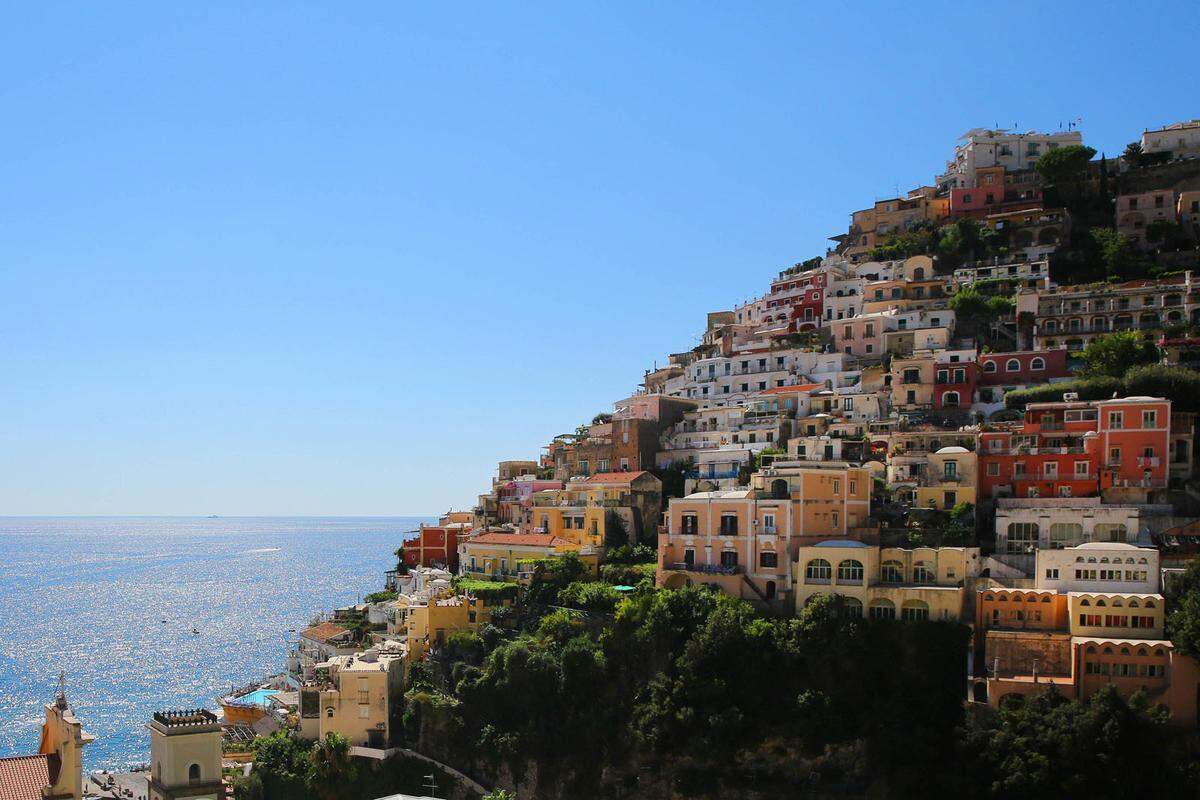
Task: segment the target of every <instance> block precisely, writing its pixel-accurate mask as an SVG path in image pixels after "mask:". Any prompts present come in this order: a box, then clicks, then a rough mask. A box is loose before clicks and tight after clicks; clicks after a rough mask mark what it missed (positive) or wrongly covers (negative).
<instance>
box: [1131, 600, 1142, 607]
mask: <svg viewBox="0 0 1200 800" xmlns="http://www.w3.org/2000/svg"><path fill="white" fill-rule="evenodd" d="M1129 607H1130V608H1140V607H1141V604H1140V603H1138V601H1137V600H1136V599H1134V600H1130V601H1129Z"/></svg>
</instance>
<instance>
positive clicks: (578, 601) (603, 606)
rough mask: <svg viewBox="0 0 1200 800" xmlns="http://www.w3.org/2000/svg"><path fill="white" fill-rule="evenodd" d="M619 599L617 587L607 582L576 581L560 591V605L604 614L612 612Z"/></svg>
mask: <svg viewBox="0 0 1200 800" xmlns="http://www.w3.org/2000/svg"><path fill="white" fill-rule="evenodd" d="M619 600H620V597H619V596H618V595H617V591H616V589H614V588H613V587H612V586H611V585H610V584H607V583H599V582H591V581H588V582H584V581H575V582H574V583H571V584H568V585H567V587H566V588H564V589H561V590H559V592H558V603H559V605H564V606H570V607H571V608H578V609H580V610H581V611H591V612H595V613H602V614H611V613H612V611H613V609H615V608H616V607H617V602H618V601H619Z"/></svg>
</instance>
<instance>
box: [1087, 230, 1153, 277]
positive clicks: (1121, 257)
mask: <svg viewBox="0 0 1200 800" xmlns="http://www.w3.org/2000/svg"><path fill="white" fill-rule="evenodd" d="M1089 235H1090V236H1091V239H1092V244H1093V246H1094V247H1095V248H1096V249H1097V251H1098V254H1099V256H1100V260H1101V261H1102V262H1103V263H1104V269H1105V272H1106V273H1107V274H1108V275H1110V276H1116V277H1120V276H1123V275H1128V274H1132V273H1133V272H1135V271H1136V270H1137V269H1138V268H1140V266H1141V265H1140V262H1139V259H1138V256H1137V253H1136V252H1135V251H1134V248H1133V240H1131V239H1130V238H1129V237H1128V236H1125V235H1124V234H1120V233H1117V232H1116V231H1115V230H1113V229H1112V228H1092V229H1091V230H1090V231H1089Z"/></svg>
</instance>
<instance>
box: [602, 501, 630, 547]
mask: <svg viewBox="0 0 1200 800" xmlns="http://www.w3.org/2000/svg"><path fill="white" fill-rule="evenodd" d="M628 544H629V530H628V529H627V528H626V527H625V520H623V519H622V518H621V515H620V514H618V513H617V512H616V511H614V510H612V509H609V510H608V511H605V512H604V547H605V548H614V547H623V546H625V545H628Z"/></svg>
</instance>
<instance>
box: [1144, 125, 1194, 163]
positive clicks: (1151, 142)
mask: <svg viewBox="0 0 1200 800" xmlns="http://www.w3.org/2000/svg"><path fill="white" fill-rule="evenodd" d="M1142 152H1144V153H1171V154H1172V155H1174V156H1175V157H1176V158H1195V157H1197V156H1200V119H1189V120H1187V121H1186V122H1176V123H1173V124H1171V125H1167V126H1165V127H1162V128H1158V129H1157V130H1152V131H1150V130H1148V131H1144V132H1143V133H1142Z"/></svg>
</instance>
